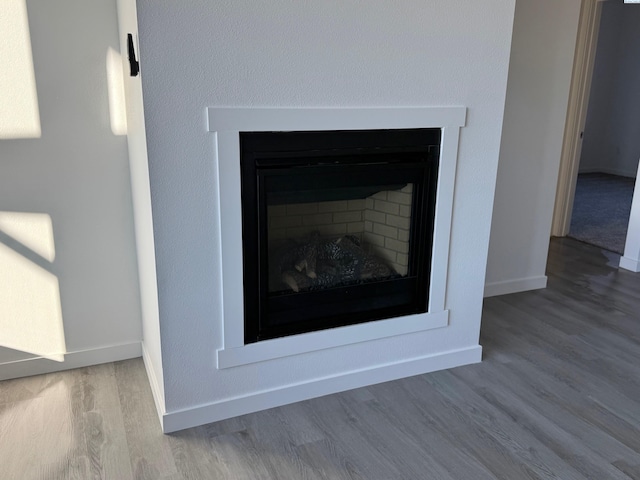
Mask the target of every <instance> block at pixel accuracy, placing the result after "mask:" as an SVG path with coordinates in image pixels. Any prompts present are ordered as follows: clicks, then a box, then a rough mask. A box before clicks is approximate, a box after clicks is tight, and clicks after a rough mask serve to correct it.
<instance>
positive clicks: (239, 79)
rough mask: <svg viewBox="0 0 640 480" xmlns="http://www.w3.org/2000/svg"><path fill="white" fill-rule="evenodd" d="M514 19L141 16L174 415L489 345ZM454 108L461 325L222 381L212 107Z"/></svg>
mask: <svg viewBox="0 0 640 480" xmlns="http://www.w3.org/2000/svg"><path fill="white" fill-rule="evenodd" d="M513 10H514V1H503V0H500V1H498V0H480V1H476V2H451V1H448V0H427V1H425V0H409V1H406V2H403V3H402V8H399V6H398V3H397V2H396V1H391V0H374V1H370V2H366V3H364V2H361V1H357V0H341V1H312V0H304V1H293V0H276V1H272V2H261V1H240V2H238V1H230V0H222V1H219V2H210V1H205V0H194V1H190V2H174V1H168V0H165V1H156V0H153V1H152V0H141V1H139V2H138V16H139V27H140V47H141V62H142V63H141V64H142V69H143V75H142V79H143V88H144V95H145V120H146V127H147V139H148V153H149V169H150V178H151V198H152V202H153V212H154V233H155V240H156V259H157V271H158V289H159V291H158V293H159V301H160V326H161V333H162V347H163V352H162V355H163V364H164V381H165V388H166V403H167V411H168V412H171V411H177V410H180V409H188V408H191V407H193V406H197V405H204V404H208V403H211V402H215V401H218V400H221V399H228V398H232V397H236V396H241V395H244V394H249V393H251V392H256V391H261V390H268V389H271V388H277V387H279V386H281V385H287V384H295V383H296V382H301V381H304V380H308V379H313V378H321V377H326V376H330V375H334V374H337V373H339V372H344V371H345V370H352V371H355V370H358V369H362V368H368V367H370V366H371V365H384V364H389V363H392V362H395V361H398V360H402V359H410V358H415V357H419V356H423V355H427V354H430V353H433V354H435V353H438V352H442V351H446V350H454V349H458V348H466V347H470V346H473V345H477V344H478V334H479V327H480V312H481V307H482V294H483V287H484V277H485V265H486V253H487V248H488V241H489V230H490V223H491V210H492V201H493V193H494V186H495V176H496V169H497V162H498V152H499V146H500V135H501V129H502V115H503V111H504V99H505V92H506V80H507V70H508V61H509V51H510V46H511V31H512V21H513ZM450 105H456V106H458V105H462V106H466V107H468V117H467V126H466V127H465V128H463V129H462V132H461V140H460V150H459V160H458V162H459V163H458V172H457V188H456V193H455V199H454V213H453V227H452V240H451V250H450V268H449V284H448V293H447V307H448V308H450V309H451V316H450V326H449V327H448V328H444V329H439V330H433V331H430V332H422V333H419V334H412V335H402V336H397V337H393V338H389V339H385V340H377V341H373V342H368V343H364V344H358V345H355V346H351V347H341V348H334V349H331V350H328V351H320V352H314V353H308V354H305V355H302V356H298V357H296V358H295V359H293V360H292V359H290V358H280V359H277V360H272V361H268V362H263V363H259V364H252V365H245V366H242V367H235V368H231V369H225V370H216V368H215V365H214V358H215V350H216V349H217V348H220V347H221V342H222V320H221V311H222V310H221V305H220V299H221V276H220V269H221V267H220V255H221V251H220V249H221V247H220V232H219V231H218V227H217V225H218V221H219V211H218V191H217V184H218V180H219V179H217V178H216V176H215V171H216V170H215V168H214V165H213V151H214V148H213V145H214V138H213V137H212V135H211V134H209V133H207V125H206V119H205V114H206V107H209V106H283V107H299V106H450ZM223 228H224V226H223ZM238 268H241V267H240V265H239V266H238Z"/></svg>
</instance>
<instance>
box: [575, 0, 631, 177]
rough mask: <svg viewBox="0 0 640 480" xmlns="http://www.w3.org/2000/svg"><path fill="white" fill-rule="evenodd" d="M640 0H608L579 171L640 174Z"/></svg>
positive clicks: (605, 6)
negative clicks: (639, 0) (638, 1)
mask: <svg viewBox="0 0 640 480" xmlns="http://www.w3.org/2000/svg"><path fill="white" fill-rule="evenodd" d="M639 25H640V5H633V4H624V2H623V1H622V0H615V1H608V2H603V4H602V17H601V21H600V30H599V34H598V46H597V50H596V60H595V65H594V71H593V81H592V86H591V94H590V97H589V107H588V111H587V121H586V124H585V130H584V140H583V144H582V145H583V146H582V155H581V158H580V172H581V173H585V172H604V173H612V174H616V175H623V176H627V177H635V176H636V172H637V169H638V159H640V135H638V131H640V90H639V89H638V83H640V62H639V61H638V58H640V29H639V28H638V26H639Z"/></svg>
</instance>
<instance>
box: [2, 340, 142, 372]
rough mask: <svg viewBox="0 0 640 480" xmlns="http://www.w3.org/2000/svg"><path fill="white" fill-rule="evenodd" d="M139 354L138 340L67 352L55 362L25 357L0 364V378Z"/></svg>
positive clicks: (64, 368) (50, 370) (68, 368)
mask: <svg viewBox="0 0 640 480" xmlns="http://www.w3.org/2000/svg"><path fill="white" fill-rule="evenodd" d="M141 355H142V348H141V344H140V342H132V343H123V344H119V345H110V346H108V347H100V348H92V349H89V350H80V351H76V352H68V353H67V354H65V356H64V362H55V361H53V360H48V359H46V358H42V357H34V358H27V359H24V360H17V361H15V362H7V363H3V364H1V365H0V380H9V379H11V378H19V377H30V376H32V375H41V374H44V373H52V372H60V371H63V370H71V369H73V368H81V367H88V366H90V365H98V364H100V363H109V362H117V361H120V360H127V359H129V358H137V357H140V356H141Z"/></svg>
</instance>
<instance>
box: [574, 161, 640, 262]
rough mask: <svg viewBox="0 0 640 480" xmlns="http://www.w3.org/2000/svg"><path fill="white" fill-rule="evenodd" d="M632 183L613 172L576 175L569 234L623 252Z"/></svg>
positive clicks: (633, 181) (632, 180) (633, 180)
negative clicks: (612, 173) (609, 173)
mask: <svg viewBox="0 0 640 480" xmlns="http://www.w3.org/2000/svg"><path fill="white" fill-rule="evenodd" d="M634 185H635V179H633V178H627V177H619V176H617V175H608V174H605V173H584V174H580V175H578V183H577V185H576V196H575V200H574V204H573V215H572V217H571V228H570V231H569V237H571V238H575V239H576V240H580V241H582V242H586V243H590V244H591V245H596V246H598V247H601V248H605V249H607V250H611V251H612V252H616V253H620V254H622V253H624V244H625V241H626V237H627V227H628V224H629V214H630V212H631V201H632V199H633V188H634Z"/></svg>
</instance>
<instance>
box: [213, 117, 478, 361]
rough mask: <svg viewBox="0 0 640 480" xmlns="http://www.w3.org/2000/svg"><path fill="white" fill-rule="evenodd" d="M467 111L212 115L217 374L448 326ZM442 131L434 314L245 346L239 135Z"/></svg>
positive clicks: (432, 298) (431, 295)
mask: <svg viewBox="0 0 640 480" xmlns="http://www.w3.org/2000/svg"><path fill="white" fill-rule="evenodd" d="M465 121H466V108H465V107H459V106H454V107H398V108H224V107H211V108H209V109H208V130H209V131H210V132H212V133H214V142H215V147H214V152H215V159H214V161H215V165H216V166H217V174H218V179H219V188H218V192H219V195H220V198H219V206H220V207H219V208H220V209H219V220H220V228H219V231H220V232H221V250H222V251H221V258H222V290H223V291H222V312H223V339H222V348H220V349H219V350H218V351H217V368H218V369H227V368H231V367H236V366H240V365H246V364H251V363H256V362H262V361H267V360H272V359H275V358H280V357H287V356H293V355H299V354H304V353H308V352H312V351H317V350H323V349H329V348H334V347H339V346H343V345H348V344H355V343H360V342H367V341H371V340H376V339H381V338H387V337H392V336H396V335H402V334H408V333H413V332H419V331H424V330H429V329H433V328H440V327H445V326H447V324H448V319H449V312H448V310H447V308H446V303H445V300H446V293H447V292H446V287H447V269H448V261H449V242H450V233H451V222H452V211H453V195H454V186H455V177H456V163H457V159H458V139H459V133H460V128H461V127H463V126H464V125H465ZM409 128H441V129H442V141H441V154H440V165H439V175H438V185H437V197H436V214H435V223H434V237H433V251H432V254H433V255H432V268H431V281H430V291H429V308H428V313H424V314H418V315H408V316H403V317H396V318H392V319H388V320H379V321H374V322H368V323H363V324H358V325H352V326H347V327H340V328H335V329H329V330H322V331H318V332H311V333H305V334H300V335H293V336H289V337H284V338H277V339H273V340H265V341H261V342H257V343H252V344H249V345H245V344H244V308H243V294H242V292H243V278H242V270H243V269H242V224H241V197H240V143H239V133H240V132H260V131H311V130H368V129H409Z"/></svg>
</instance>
